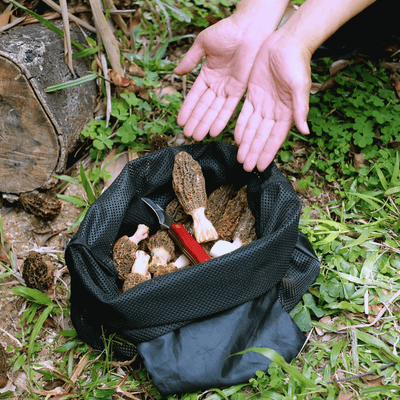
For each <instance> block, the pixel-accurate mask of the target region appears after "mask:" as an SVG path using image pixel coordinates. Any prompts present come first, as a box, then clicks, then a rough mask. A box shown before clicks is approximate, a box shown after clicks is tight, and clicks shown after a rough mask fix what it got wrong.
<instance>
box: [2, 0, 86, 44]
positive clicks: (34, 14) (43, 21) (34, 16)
mask: <svg viewBox="0 0 400 400" xmlns="http://www.w3.org/2000/svg"><path fill="white" fill-rule="evenodd" d="M9 2H10V3H11V4H13V5H14V6H15V7H18V8H20V9H21V10H23V11H25V12H26V13H27V14H29V15H30V16H31V17H33V18H36V19H37V20H38V21H39V22H40V23H41V24H42V25H44V26H45V27H47V28H49V29H51V30H52V31H53V32H55V33H57V34H58V35H60V36H62V37H64V31H63V30H62V29H60V28H57V27H56V26H55V25H53V24H52V23H51V22H50V21H48V20H47V19H46V18H43V17H42V16H40V15H39V14H36V13H35V12H33V11H31V10H29V9H28V8H26V7H24V6H23V5H22V4H19V3H18V2H16V1H15V0H9ZM71 43H72V44H73V45H74V46H76V47H77V48H78V49H80V50H85V49H86V47H85V46H82V45H81V44H80V43H78V42H77V41H76V40H75V39H73V38H71Z"/></svg>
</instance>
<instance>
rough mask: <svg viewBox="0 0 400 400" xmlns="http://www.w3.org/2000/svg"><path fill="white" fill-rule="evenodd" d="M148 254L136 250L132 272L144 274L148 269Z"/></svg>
mask: <svg viewBox="0 0 400 400" xmlns="http://www.w3.org/2000/svg"><path fill="white" fill-rule="evenodd" d="M149 261H150V256H149V255H148V254H147V253H145V252H144V251H142V250H138V251H137V252H136V259H135V262H134V263H133V266H132V272H133V273H137V274H141V275H143V276H146V275H147V274H148V271H149Z"/></svg>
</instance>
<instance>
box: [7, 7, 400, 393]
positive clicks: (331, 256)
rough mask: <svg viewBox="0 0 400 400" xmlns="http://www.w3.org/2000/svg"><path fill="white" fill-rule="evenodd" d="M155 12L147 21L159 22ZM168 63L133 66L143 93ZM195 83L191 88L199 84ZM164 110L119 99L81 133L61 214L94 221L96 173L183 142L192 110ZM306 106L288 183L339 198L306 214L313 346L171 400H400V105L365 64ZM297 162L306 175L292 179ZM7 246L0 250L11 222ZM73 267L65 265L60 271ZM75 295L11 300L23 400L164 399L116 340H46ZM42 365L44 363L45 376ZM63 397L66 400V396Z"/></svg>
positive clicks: (64, 335)
mask: <svg viewBox="0 0 400 400" xmlns="http://www.w3.org/2000/svg"><path fill="white" fill-rule="evenodd" d="M218 3H221V6H220V7H218ZM225 3H226V4H225ZM228 3H229V4H228ZM174 4H175V5H178V4H177V2H176V1H175V2H174ZM231 4H232V2H217V1H210V2H208V1H207V2H206V1H182V2H181V4H180V8H181V10H182V11H184V12H186V13H187V14H188V15H189V16H190V17H191V18H192V20H193V21H194V22H195V23H196V24H198V26H206V25H207V24H208V23H207V21H206V20H205V17H206V16H207V15H210V14H211V15H212V17H217V18H218V17H220V18H222V17H224V16H226V15H225V13H226V8H224V7H222V6H225V5H226V6H227V7H228V6H230V5H231ZM146 12H148V13H149V15H151V12H152V11H151V9H149V10H147V11H146ZM163 15H164V14H162V13H161V14H160V15H159V16H157V18H161V19H162V27H163V28H162V29H163V35H164V38H167V25H166V22H165V19H163V18H164V17H163ZM157 18H156V16H154V15H153V19H152V20H153V21H154V26H152V25H151V24H149V26H148V27H147V29H146V28H144V27H140V28H139V31H138V35H137V37H148V38H150V39H151V38H153V39H154V37H155V36H156V33H157V32H158V31H159V30H160V28H159V26H158V25H157V24H156V20H157ZM150 20H151V19H150ZM187 26H188V24H187V23H186V22H184V21H183V19H182V18H180V17H179V15H178V16H177V15H173V14H171V28H172V31H173V32H182V33H183V34H184V33H185V27H187ZM153 39H151V40H153ZM151 40H150V43H151ZM168 40H170V39H168ZM153 44H154V43H153ZM136 45H137V50H138V49H139V48H140V46H142V45H143V44H142V43H141V42H139V41H138V42H137V43H136ZM154 45H155V44H154ZM159 49H161V50H159V51H157V52H155V53H154V54H153V55H150V54H151V46H149V49H148V50H149V51H148V52H147V53H146V54H147V55H146V56H144V57H142V58H136V61H137V63H138V64H139V65H140V66H141V67H142V68H143V69H144V70H145V72H146V73H147V78H146V79H147V80H146V81H144V80H141V81H140V80H138V79H139V78H135V80H138V81H137V83H138V84H140V85H145V86H149V87H150V86H156V84H157V83H158V82H159V81H160V80H161V79H163V76H165V75H166V74H168V73H170V72H171V71H172V69H173V68H174V65H172V64H171V63H170V62H168V61H167V60H166V59H164V55H165V53H166V51H167V47H165V46H164V47H160V48H159ZM389 58H390V57H389ZM331 63H332V60H329V59H325V60H323V61H322V63H319V64H314V65H313V80H314V81H318V82H324V81H325V80H326V79H327V77H328V75H329V74H328V68H329V66H330V65H331ZM195 75H196V72H195V73H194V74H191V75H189V77H188V80H189V81H190V80H192V81H193V80H194V79H195ZM168 100H169V103H167V104H166V103H164V102H162V101H160V99H158V98H157V97H156V96H154V95H151V97H150V99H149V101H144V100H143V99H140V98H139V97H137V96H135V95H134V94H132V93H131V94H129V95H123V96H121V98H120V99H116V98H113V99H112V120H111V124H110V126H108V127H106V125H105V123H104V121H96V120H94V121H92V122H91V123H90V124H89V125H88V127H87V128H86V129H85V130H84V131H83V132H82V135H83V137H84V138H86V140H89V143H90V145H91V148H90V153H91V155H92V158H93V159H94V160H95V163H94V167H93V169H92V170H91V171H89V173H88V174H86V173H85V172H84V171H83V169H82V168H81V171H80V177H79V180H73V179H72V178H70V177H60V178H61V179H64V180H67V181H68V180H69V181H70V182H71V183H73V184H81V185H83V186H84V187H85V190H86V193H87V194H88V195H87V199H79V198H76V199H72V198H64V200H67V201H75V203H76V204H77V206H81V207H83V213H84V211H85V210H86V209H87V207H88V206H89V204H91V203H92V202H93V201H94V200H95V198H96V197H97V196H98V193H99V190H98V189H99V186H98V184H99V182H100V177H101V176H104V174H105V172H104V171H101V170H100V169H99V165H100V161H101V160H102V159H103V158H104V156H105V155H106V153H107V151H108V150H110V149H111V148H113V147H118V148H119V149H120V151H122V150H124V149H126V148H130V147H135V148H138V149H146V148H148V147H149V136H150V134H164V135H166V136H171V137H172V136H173V135H175V134H176V133H177V132H181V128H180V127H178V126H176V124H175V117H176V114H177V112H178V110H179V108H180V105H181V102H182V99H181V97H180V95H179V94H176V95H174V96H171V97H169V98H168ZM310 106H311V108H310V115H309V122H310V126H311V131H312V134H311V135H310V137H309V138H306V137H302V136H300V135H299V134H298V132H296V130H294V131H293V132H292V136H291V137H290V138H289V139H288V140H287V141H286V142H285V144H284V146H283V147H282V149H281V150H280V152H279V154H278V156H277V162H278V163H279V166H280V168H281V169H282V170H283V172H284V173H285V174H286V175H287V176H288V178H289V179H290V180H292V181H297V182H298V185H299V189H300V193H302V194H307V193H308V194H310V192H311V195H313V196H318V195H321V194H322V193H323V192H324V190H327V189H326V185H325V184H326V183H331V184H332V185H331V187H330V189H329V190H331V191H332V194H333V196H332V198H333V200H330V201H329V202H327V203H325V204H324V205H323V206H318V205H317V204H314V203H313V202H307V204H305V205H304V208H303V212H302V216H301V220H300V229H301V230H302V231H303V232H304V233H305V234H306V235H307V236H308V238H309V239H310V241H311V242H312V244H313V247H314V249H315V251H316V252H317V254H318V256H319V257H320V259H321V273H320V275H319V277H318V278H317V280H316V282H315V283H314V284H313V285H312V287H310V289H309V291H308V292H307V293H306V294H305V295H304V296H303V299H302V301H301V302H300V303H299V304H298V305H297V307H296V308H295V309H294V310H293V311H292V313H291V316H292V318H293V319H294V320H295V322H296V323H297V324H298V326H299V327H300V328H301V329H302V330H303V331H304V332H305V333H306V335H307V337H308V340H307V342H306V344H305V347H304V348H303V350H302V352H301V353H300V354H299V355H298V357H296V359H294V360H293V361H292V362H291V363H290V364H287V363H285V362H283V361H282V359H281V358H280V356H279V355H277V354H276V353H274V352H272V351H271V350H269V349H258V350H257V351H259V352H260V353H261V354H263V355H264V356H266V357H268V358H271V359H272V360H273V363H272V364H271V366H270V368H269V370H268V373H265V372H262V371H257V372H256V371H255V376H254V378H253V379H251V380H250V381H249V382H244V383H243V385H236V386H233V387H228V388H210V390H208V391H206V392H197V393H186V394H183V395H181V396H176V397H174V396H170V397H169V400H172V399H174V398H179V399H182V400H192V399H195V398H199V397H201V398H203V397H207V396H208V398H210V399H212V400H217V399H232V400H245V399H249V398H251V399H253V398H254V399H256V398H265V399H277V400H283V399H304V400H305V399H314V400H316V399H328V400H335V399H339V400H343V399H351V398H355V399H361V398H366V399H382V400H383V399H398V398H399V387H400V381H399V372H400V363H399V361H400V358H399V357H398V352H399V343H400V340H399V339H400V328H399V314H400V308H399V305H398V303H397V301H398V299H399V298H400V275H399V271H400V239H399V230H400V196H399V193H400V161H399V160H400V149H399V148H398V147H396V143H397V144H399V142H398V140H399V139H398V130H399V129H398V128H399V126H400V117H399V115H400V114H399V113H398V100H397V98H396V96H395V93H394V90H393V88H392V87H391V85H390V78H389V75H388V72H387V71H385V70H384V69H383V68H382V67H381V62H380V61H379V60H378V61H376V60H370V59H368V58H367V57H365V58H364V59H362V60H361V62H359V63H355V62H353V63H352V65H350V66H349V67H348V68H347V69H345V70H344V71H342V72H340V73H339V74H338V75H337V77H336V86H335V87H334V88H333V89H330V90H328V91H326V92H323V93H318V94H316V95H313V96H312V97H311V100H310ZM233 127H234V122H233V123H231V125H230V126H229V127H228V128H227V129H226V130H225V132H224V134H222V135H221V136H220V137H219V138H218V140H230V138H231V133H232V130H233ZM377 129H378V130H379V134H377V133H376V132H377ZM299 143H300V144H301V146H303V147H304V149H305V151H304V152H301V153H296V152H294V151H293V148H294V147H295V145H296V144H299ZM349 154H352V156H350V155H349ZM355 154H365V156H364V159H365V162H364V163H362V164H361V165H360V166H359V168H356V167H355V164H354V155H355ZM296 162H300V165H301V166H302V167H301V168H296V167H294V165H296ZM93 183H94V185H93ZM78 224H79V220H78V221H77V223H76V225H78ZM0 234H1V238H2V239H1V240H3V238H4V234H3V226H2V220H1V216H0ZM11 259H12V260H14V257H11ZM64 264H65V262H64V260H63V255H62V254H59V265H60V266H63V265H64ZM1 265H2V267H3V269H4V272H3V273H2V274H0V283H3V282H5V281H6V280H7V279H9V277H10V276H13V275H16V274H17V267H16V265H15V264H13V265H5V264H1ZM66 290H67V289H66V287H65V286H62V285H61V286H58V287H57V288H56V291H55V294H54V298H52V299H51V298H50V297H48V296H47V295H45V294H43V293H40V292H38V291H36V290H33V289H28V288H26V287H24V286H23V285H16V286H13V287H12V288H11V289H10V290H8V289H5V290H2V297H7V296H18V297H20V298H22V299H23V300H24V304H25V309H24V312H23V313H22V314H21V317H20V320H19V325H20V332H19V333H18V335H17V336H16V337H15V343H19V344H15V345H13V346H9V347H8V348H7V352H8V354H10V355H11V356H10V359H9V361H8V364H9V368H10V371H9V374H10V373H12V374H16V373H17V372H21V371H23V372H25V373H26V374H27V376H28V377H29V380H28V382H29V387H28V392H29V395H26V394H24V395H23V396H24V397H20V398H27V399H28V398H29V399H45V398H49V397H48V396H51V397H50V398H53V399H67V398H79V399H127V398H131V399H137V398H145V397H149V398H151V399H156V398H160V395H159V393H158V391H157V389H156V387H155V386H154V385H153V383H152V382H151V380H149V378H148V375H147V373H146V371H145V369H143V368H142V369H134V368H132V364H130V363H129V362H121V361H119V360H116V359H114V357H113V355H112V346H113V340H118V339H117V338H114V339H113V340H105V351H103V352H99V351H95V350H93V349H91V348H89V346H87V345H86V344H85V343H84V342H82V341H81V340H80V339H79V338H78V337H77V334H76V332H75V330H74V329H67V330H62V331H54V329H53V330H52V329H51V325H50V327H49V321H51V320H52V319H55V318H62V317H63V316H65V317H66V318H67V317H68V315H69V312H70V304H69V300H68V292H66ZM49 331H51V338H52V340H51V341H49V340H48V337H49ZM243 350H245V351H254V350H252V349H243ZM43 352H45V354H47V361H45V362H44V361H43ZM60 387H62V388H63V389H64V391H65V392H66V393H67V394H66V395H64V396H61V393H60V390H59V388H60ZM16 396H17V394H16V392H15V391H8V392H7V391H6V392H3V393H0V398H15V397H16Z"/></svg>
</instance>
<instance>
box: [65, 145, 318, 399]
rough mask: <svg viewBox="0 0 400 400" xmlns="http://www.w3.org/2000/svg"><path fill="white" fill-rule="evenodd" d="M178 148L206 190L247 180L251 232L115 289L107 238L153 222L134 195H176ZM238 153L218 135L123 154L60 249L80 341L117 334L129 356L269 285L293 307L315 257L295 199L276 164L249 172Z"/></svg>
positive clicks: (96, 342) (311, 275) (122, 354)
mask: <svg viewBox="0 0 400 400" xmlns="http://www.w3.org/2000/svg"><path fill="white" fill-rule="evenodd" d="M180 151H186V152H188V153H189V154H191V155H192V156H193V158H194V159H195V160H197V161H198V162H199V164H200V166H201V167H202V171H203V175H204V177H205V182H206V189H207V194H208V195H209V194H210V193H211V192H212V191H213V190H215V189H217V188H218V187H220V186H221V185H223V184H228V183H232V184H233V185H234V186H235V189H236V190H238V189H239V188H240V187H242V186H244V185H247V193H248V201H249V205H250V207H251V210H252V212H253V214H254V216H255V219H256V233H257V238H258V240H256V241H254V242H252V243H250V244H248V245H246V246H243V247H241V248H239V249H238V250H236V251H234V252H232V253H229V254H226V255H224V256H221V257H218V258H216V259H213V260H209V261H206V262H204V263H200V264H197V265H195V266H191V267H188V268H184V269H182V270H179V271H176V272H173V273H170V274H167V275H162V276H160V277H157V278H153V279H151V280H149V281H147V282H144V283H141V284H140V285H138V286H136V287H134V288H132V289H130V290H129V291H127V292H125V293H124V294H122V295H120V294H119V291H118V290H119V288H120V287H121V284H122V282H120V281H119V280H118V276H117V275H118V274H117V271H116V269H115V267H114V265H113V262H112V260H111V259H110V257H109V254H110V251H111V248H112V245H113V243H115V241H116V240H117V239H118V238H119V237H121V236H122V235H124V234H127V235H129V236H131V235H133V233H134V232H135V230H136V228H137V226H138V225H139V224H146V225H148V226H149V227H150V234H154V233H155V232H156V231H157V230H158V229H159V224H158V221H157V219H156V216H155V214H154V213H153V212H152V211H151V210H150V209H149V207H148V206H147V205H146V204H144V202H143V201H142V200H141V198H142V197H148V198H150V199H152V200H154V201H155V202H157V203H158V204H160V205H161V206H162V207H166V206H167V204H168V203H169V202H170V201H172V200H173V199H174V197H175V193H174V191H173V189H172V168H173V165H174V157H175V155H176V154H177V153H178V152H180ZM236 156H237V147H236V146H232V145H229V144H226V143H217V142H211V143H206V144H194V145H188V146H179V147H170V148H167V149H163V150H160V151H157V152H154V153H151V154H149V155H146V156H143V157H141V158H139V159H136V160H134V161H131V162H129V163H128V164H127V165H126V166H125V168H124V169H123V171H122V172H121V174H120V175H119V176H118V178H117V179H116V180H115V181H114V182H113V184H112V185H111V186H110V187H109V188H108V189H107V190H106V191H105V192H104V193H103V194H102V195H101V196H100V197H99V198H98V199H97V200H96V201H95V203H94V204H92V206H91V207H90V208H89V210H88V211H87V213H86V216H85V218H84V220H83V221H82V223H81V225H80V227H79V230H78V232H77V233H76V235H75V236H74V237H73V238H72V240H71V242H70V243H69V245H68V247H67V249H66V255H65V256H66V262H67V266H68V269H69V271H70V275H71V319H72V323H73V325H74V327H75V329H76V331H77V333H78V335H79V336H80V338H81V339H82V340H84V341H85V342H86V343H88V344H89V345H90V346H92V347H93V348H95V349H103V348H104V346H105V340H104V339H105V338H108V337H109V336H110V335H113V334H117V335H118V336H119V338H121V339H122V340H118V341H114V342H113V351H114V354H115V355H116V356H117V357H119V358H125V359H130V358H132V357H133V356H134V355H135V354H136V348H135V346H134V345H137V344H139V343H143V342H149V341H152V340H153V339H156V338H159V337H161V336H163V335H166V334H169V333H171V332H173V331H176V330H177V329H179V328H182V327H185V326H186V325H188V324H190V323H192V322H194V321H199V320H200V319H203V320H206V318H207V317H210V316H212V315H217V314H218V313H223V312H225V311H227V310H232V309H233V308H234V307H237V306H241V305H244V304H245V303H247V302H249V301H253V300H255V299H257V298H259V297H260V296H263V295H265V294H267V293H269V291H271V290H276V291H277V293H278V297H279V300H280V302H281V304H282V307H283V309H284V311H285V312H290V311H291V310H292V309H293V308H294V306H295V305H296V304H297V302H298V301H299V300H300V298H301V297H302V295H303V294H304V293H305V292H306V291H307V289H308V287H309V285H311V284H312V283H313V281H314V280H315V278H316V277H317V276H318V273H319V261H318V259H317V257H316V256H315V254H314V252H313V250H312V249H311V247H310V245H309V243H308V241H307V239H306V238H305V237H304V236H302V235H300V236H299V233H298V221H299V216H300V209H301V204H300V200H299V199H298V197H297V195H296V193H295V192H294V190H293V188H292V185H291V184H290V182H289V181H288V180H287V179H286V178H285V177H283V175H282V174H281V173H280V171H279V170H278V168H277V167H276V165H275V164H271V165H270V166H269V167H268V168H267V169H266V170H265V171H264V172H262V173H259V172H251V173H249V172H246V171H244V170H243V166H242V165H241V164H239V163H238V162H237V160H236ZM299 243H300V245H299ZM268 296H269V295H268ZM274 304H275V303H274ZM227 329H228V328H227ZM124 340H125V342H124ZM233 340H234V337H232V341H233ZM294 341H295V342H296V341H297V339H294ZM132 344H133V345H132ZM283 347H285V346H283ZM294 347H295V348H296V349H297V347H298V346H297V345H296V346H294ZM240 350H244V349H243V348H241V349H240ZM282 350H284V349H282ZM278 352H279V350H278ZM295 353H296V351H294V350H293V351H292V356H293V354H295ZM292 356H291V357H292ZM204 368H206V366H204ZM254 372H255V371H252V373H254ZM178 389H179V388H177V389H176V390H177V391H180V390H178Z"/></svg>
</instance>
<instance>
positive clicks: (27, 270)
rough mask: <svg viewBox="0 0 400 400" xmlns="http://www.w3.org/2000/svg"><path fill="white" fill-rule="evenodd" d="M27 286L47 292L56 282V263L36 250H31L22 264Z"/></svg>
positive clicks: (23, 276)
mask: <svg viewBox="0 0 400 400" xmlns="http://www.w3.org/2000/svg"><path fill="white" fill-rule="evenodd" d="M22 278H23V279H24V281H25V283H26V286H28V287H29V288H32V289H37V290H40V291H41V292H47V291H48V290H49V289H50V288H51V286H52V285H53V282H54V265H53V264H52V263H51V262H50V261H48V260H46V259H45V258H44V257H43V256H42V255H40V254H39V253H36V252H35V251H30V252H29V254H28V256H27V257H26V258H25V260H24V263H23V266H22Z"/></svg>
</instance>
